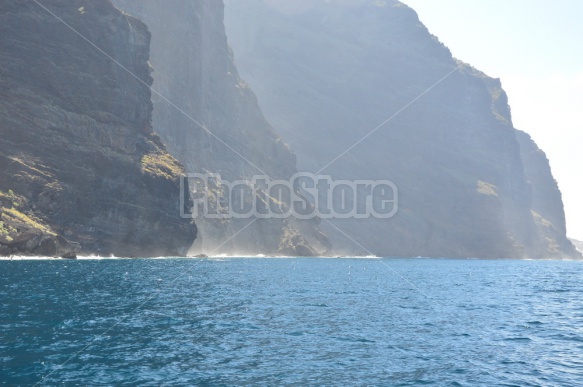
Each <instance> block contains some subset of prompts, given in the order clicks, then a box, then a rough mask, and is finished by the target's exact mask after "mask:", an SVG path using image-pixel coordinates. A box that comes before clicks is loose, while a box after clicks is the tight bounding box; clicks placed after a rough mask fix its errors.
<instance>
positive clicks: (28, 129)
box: [0, 0, 196, 256]
mask: <svg viewBox="0 0 583 387" xmlns="http://www.w3.org/2000/svg"><path fill="white" fill-rule="evenodd" d="M42 4H43V5H44V6H45V7H47V8H48V9H49V10H50V11H51V12H53V13H54V14H55V15H57V16H58V17H59V18H61V19H62V20H63V21H64V22H66V23H68V24H69V25H70V26H71V27H73V28H74V29H75V30H76V31H78V32H79V34H81V35H83V36H84V37H86V38H87V39H88V40H90V41H91V42H93V43H95V44H96V45H97V46H99V47H100V49H102V50H103V51H105V52H106V53H107V54H108V55H110V56H112V57H114V58H115V59H116V60H117V61H118V62H119V64H121V65H122V66H124V67H125V69H123V68H122V67H121V66H120V65H118V64H116V63H114V62H113V61H112V60H111V59H109V58H107V57H106V56H105V55H104V54H103V53H101V52H99V51H98V50H97V49H96V48H95V47H92V46H91V45H90V44H89V43H88V42H87V41H85V40H84V39H83V38H82V37H80V36H79V35H78V34H76V33H75V32H73V31H72V30H71V29H69V28H68V27H67V26H65V25H64V24H63V23H61V22H60V21H59V20H57V18H55V17H54V16H52V15H51V14H49V13H48V12H47V11H46V10H44V9H42V8H41V7H40V6H39V5H37V4H36V3H34V2H33V1H28V0H25V1H24V0H23V1H20V0H18V1H17V0H9V1H3V2H2V3H1V4H0V31H1V32H0V133H1V136H0V191H2V192H1V193H0V201H1V208H2V210H1V214H2V218H1V219H0V226H1V228H0V254H4V255H7V254H40V255H61V254H63V253H66V252H67V251H70V250H78V252H81V253H84V254H100V255H109V254H115V255H121V256H123V255H126V256H127V255H129V256H157V255H174V254H183V253H185V252H186V251H185V250H186V249H187V248H188V246H189V245H190V244H191V243H192V241H193V240H194V239H195V237H196V226H195V225H194V224H193V223H192V221H190V220H185V219H182V218H180V212H179V194H180V190H179V176H180V174H181V173H183V169H182V167H181V166H180V164H179V163H178V162H177V161H176V160H175V159H173V158H172V157H171V156H170V155H169V154H168V153H167V152H166V150H165V148H164V146H163V144H162V143H161V142H160V140H159V139H158V137H157V136H156V135H155V134H154V133H153V131H152V127H151V123H150V121H151V110H152V105H151V102H150V90H149V88H148V85H150V84H151V82H152V79H151V77H150V71H151V70H150V68H149V66H148V63H147V60H148V56H149V44H150V34H149V32H148V30H147V28H146V26H145V25H144V24H143V23H142V22H140V21H138V20H137V19H134V18H131V17H128V16H126V15H123V14H122V13H121V12H120V11H119V10H118V9H116V8H115V7H114V6H113V5H112V4H111V3H110V2H109V1H105V0H103V1H85V0H66V1H65V0H45V1H43V2H42ZM126 70H127V71H126ZM129 72H131V73H132V74H134V75H135V77H134V76H133V75H131V74H129ZM136 78H138V79H136Z"/></svg>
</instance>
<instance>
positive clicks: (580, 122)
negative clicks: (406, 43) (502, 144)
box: [402, 0, 583, 240]
mask: <svg viewBox="0 0 583 387" xmlns="http://www.w3.org/2000/svg"><path fill="white" fill-rule="evenodd" d="M402 1H403V2H404V3H406V4H407V5H409V6H411V7H412V8H413V9H415V10H416V11H417V13H418V14H419V18H420V19H421V21H422V22H423V24H425V25H426V26H427V28H428V29H429V31H430V32H431V33H432V34H433V35H436V36H437V37H438V38H439V40H441V41H442V42H443V43H444V44H445V45H446V46H447V47H449V49H450V50H451V51H452V53H453V55H454V56H455V57H456V58H458V59H461V60H462V61H464V62H467V63H469V64H471V65H472V66H474V67H476V68H477V69H479V70H481V71H484V72H485V73H486V74H488V75H490V76H492V77H496V78H500V79H501V80H502V86H503V87H504V89H505V90H506V92H507V94H508V97H509V101H510V106H511V108H512V118H513V122H514V126H515V127H516V128H517V129H521V130H523V131H525V132H527V133H529V134H530V135H531V136H532V137H533V138H534V140H535V141H536V142H537V144H538V145H539V147H540V148H541V149H543V150H544V151H545V152H546V153H547V156H548V158H549V159H550V161H551V167H552V169H553V174H554V176H555V178H556V179H557V181H558V182H559V187H560V188H561V191H562V193H563V200H564V202H565V211H566V215H567V233H568V235H569V236H571V237H574V238H577V239H582V240H583V203H582V202H581V200H582V199H583V178H582V177H581V171H582V167H583V150H582V146H583V1H581V0H554V1H548V0H402Z"/></svg>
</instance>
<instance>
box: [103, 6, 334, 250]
mask: <svg viewBox="0 0 583 387" xmlns="http://www.w3.org/2000/svg"><path fill="white" fill-rule="evenodd" d="M114 4H116V6H118V7H119V8H120V9H122V10H123V11H124V12H126V13H128V14H130V15H132V16H135V17H137V18H139V19H140V20H142V21H143V22H145V23H146V25H147V26H148V28H149V30H150V31H151V33H152V44H151V59H150V62H151V64H152V66H153V68H154V72H153V78H154V84H153V88H154V90H156V92H157V93H154V94H153V95H152V100H153V104H154V112H153V126H154V130H155V131H156V133H158V134H159V135H160V137H161V139H162V141H163V142H164V144H166V146H167V147H168V150H169V151H170V152H171V153H172V154H173V155H174V156H176V157H177V158H178V160H179V161H180V162H181V163H183V164H184V165H185V167H186V170H187V172H189V173H216V174H220V175H221V177H222V179H224V180H228V181H234V180H247V181H250V180H251V179H252V178H253V176H255V175H268V176H269V177H271V178H272V179H276V180H277V179H283V180H287V179H289V177H290V176H292V175H293V174H294V173H295V172H296V158H295V155H294V153H293V152H292V151H291V149H290V148H289V147H288V146H287V145H286V144H285V143H284V142H283V141H282V139H281V138H280V137H279V136H278V135H277V134H276V132H275V131H274V130H273V128H272V127H271V126H270V124H269V123H268V122H267V121H266V120H265V118H264V117H263V115H262V113H261V110H260V109H259V106H258V104H257V99H256V97H255V95H254V93H253V92H252V91H251V89H250V88H249V86H248V85H247V84H246V83H245V82H244V81H243V80H242V79H241V78H240V77H239V75H238V71H237V68H236V67H235V64H234V62H233V57H232V52H231V51H230V49H229V47H228V45H227V37H226V35H225V30H224V24H223V16H224V15H223V3H222V1H218V0H198V1H189V0H175V1H172V2H163V1H158V0H114ZM208 195H209V196H210V197H211V199H212V200H211V201H212V202H213V203H215V205H217V202H219V201H220V200H217V198H216V197H215V196H214V195H215V193H214V192H211V191H209V192H208ZM215 209H216V208H215ZM196 223H197V225H198V228H199V238H198V239H197V241H196V243H195V245H194V246H193V248H192V250H191V253H192V254H199V253H206V254H220V253H227V254H275V255H317V254H320V253H322V252H324V251H326V249H327V248H328V240H327V238H326V236H325V235H323V234H322V233H321V232H320V230H319V227H318V222H317V221H316V220H306V221H298V220H296V219H293V218H289V219H257V218H255V217H251V218H246V219H208V218H206V217H204V216H200V217H198V218H197V219H196ZM291 236H294V237H291Z"/></svg>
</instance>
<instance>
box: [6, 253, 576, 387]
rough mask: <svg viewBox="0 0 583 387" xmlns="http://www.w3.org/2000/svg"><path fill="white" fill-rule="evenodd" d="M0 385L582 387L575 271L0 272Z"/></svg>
mask: <svg viewBox="0 0 583 387" xmlns="http://www.w3.org/2000/svg"><path fill="white" fill-rule="evenodd" d="M0 383H1V385H22V386H30V385H35V383H39V384H38V385H49V386H53V385H65V386H67V385H71V386H73V385H89V386H96V385H111V386H118V385H127V386H131V385H145V386H159V385H185V386H187V385H209V386H210V385H212V386H232V385H265V386H272V385H335V386H336V385H338V386H340V385H382V386H416V385H439V386H441V385H443V386H470V385H484V386H494V385H506V386H514V385H515V386H538V385H544V386H546V385H553V386H557V385H563V386H575V385H583V262H574V261H518V260H516V261H512V260H504V261H485V260H446V259H440V260H428V259H382V260H378V259H266V258H261V259H244V258H237V259H222V260H216V259H202V260H199V259H159V260H145V259H134V260H123V259H115V260H77V261H63V260H42V261H1V262H0Z"/></svg>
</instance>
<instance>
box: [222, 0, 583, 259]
mask: <svg viewBox="0 0 583 387" xmlns="http://www.w3.org/2000/svg"><path fill="white" fill-rule="evenodd" d="M225 24H226V28H227V33H228V36H229V43H230V44H231V46H232V47H233V50H234V53H235V58H236V63H237V66H238V68H239V71H240V72H241V74H242V77H243V78H244V79H246V80H247V81H248V82H249V84H250V85H251V87H252V88H253V89H254V91H255V92H256V93H257V95H258V99H259V101H260V105H261V108H262V110H263V112H264V114H265V115H266V118H267V119H268V120H269V121H270V122H271V123H272V124H273V125H274V126H275V127H276V128H278V131H279V132H280V133H281V134H282V136H283V137H284V138H285V139H286V141H289V143H290V145H291V146H292V148H293V149H294V150H295V152H296V154H297V156H298V166H299V167H300V169H303V170H306V171H310V172H319V173H324V174H330V175H332V176H333V177H334V178H336V179H373V180H376V179H388V180H391V181H392V182H394V183H395V184H396V186H397V187H398V190H399V210H398V212H397V214H396V216H394V217H393V218H391V219H340V220H333V223H334V225H335V226H336V227H338V228H339V229H341V230H343V231H344V232H345V233H346V234H347V235H349V236H350V237H351V238H353V241H351V240H350V239H348V238H346V235H343V234H342V233H339V232H337V230H336V229H335V228H334V227H329V228H328V233H329V235H330V237H331V238H332V242H333V244H334V246H335V247H336V248H337V249H338V250H340V251H356V252H360V253H362V252H363V251H362V246H364V247H365V248H366V249H367V250H368V251H370V252H373V253H375V254H377V255H380V256H427V257H482V258H497V257H531V258H543V257H563V256H577V255H578V254H577V253H576V251H575V249H574V248H573V246H572V244H571V243H570V242H569V241H568V240H567V239H566V236H565V221H564V213H563V205H562V201H561V197H560V193H559V191H558V189H557V186H556V183H555V182H554V179H553V178H552V175H551V173H550V169H549V167H548V161H547V160H546V158H545V157H544V156H543V155H541V153H540V151H539V150H538V148H537V147H536V145H535V144H534V143H533V142H532V141H531V140H530V139H528V138H526V137H525V135H524V134H522V133H520V132H517V131H516V130H515V129H514V128H513V125H512V121H511V115H510V108H509V106H508V103H507V98H506V94H505V93H504V91H503V89H502V87H501V83H500V81H499V80H497V79H492V78H490V77H488V76H486V75H485V74H483V73H481V72H479V71H478V70H476V69H474V68H472V67H471V66H470V65H467V64H464V63H462V62H460V61H459V60H457V59H455V58H453V57H452V54H451V52H450V51H449V50H448V49H447V47H445V46H444V45H443V44H442V43H440V42H439V41H438V39H437V38H436V37H434V36H432V35H431V34H430V33H429V32H428V31H427V29H426V28H425V26H423V24H422V23H421V22H420V21H419V19H418V17H417V15H416V13H415V12H414V11H413V10H412V9H410V8H409V7H407V6H406V5H404V4H402V3H400V2H398V1H396V0H383V1H377V0H326V1H325V0H314V1H302V2H287V1H282V0H269V1H267V0H265V1H264V0H248V1H238V0H227V1H226V18H225ZM373 131H374V133H372V134H370V135H369V133H371V132H373ZM356 143H357V145H356V146H354V147H353V145H355V144H356ZM344 152H346V153H344ZM340 155H342V156H341V157H340V158H338V159H336V158H337V157H338V156H340ZM329 163H331V164H329ZM336 200H338V198H336ZM326 225H327V223H323V226H326ZM354 242H358V243H354Z"/></svg>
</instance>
